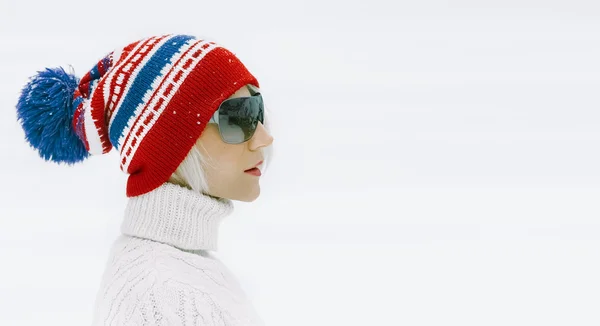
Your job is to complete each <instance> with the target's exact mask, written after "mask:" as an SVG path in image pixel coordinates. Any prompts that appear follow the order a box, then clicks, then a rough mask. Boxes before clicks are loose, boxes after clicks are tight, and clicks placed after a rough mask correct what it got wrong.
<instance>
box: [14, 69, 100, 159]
mask: <svg viewBox="0 0 600 326" xmlns="http://www.w3.org/2000/svg"><path fill="white" fill-rule="evenodd" d="M78 84H79V79H78V78H77V77H76V76H74V75H70V74H68V73H67V72H65V70H64V69H63V68H53V69H50V68H46V70H44V71H40V72H38V73H37V75H35V76H33V77H31V79H30V81H29V83H27V85H25V87H24V88H23V90H22V92H21V96H20V97H19V102H18V104H17V117H18V120H19V121H20V122H21V125H22V127H23V130H24V131H25V137H26V139H27V141H28V142H29V143H30V144H31V146H33V147H34V148H36V149H37V150H38V152H39V154H40V156H41V157H42V158H43V159H45V160H47V161H48V160H51V161H54V162H57V163H61V162H64V163H67V164H74V163H77V162H80V161H83V160H84V159H86V158H87V157H88V156H89V153H88V152H87V150H86V149H85V145H84V144H83V142H82V141H81V140H80V139H79V137H78V136H77V134H76V133H75V130H73V127H72V122H73V114H74V113H75V109H76V107H75V105H74V103H73V94H74V92H75V90H76V89H77V85H78Z"/></svg>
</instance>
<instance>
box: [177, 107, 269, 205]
mask: <svg viewBox="0 0 600 326" xmlns="http://www.w3.org/2000/svg"><path fill="white" fill-rule="evenodd" d="M268 112H269V110H268V109H267V108H265V113H264V124H263V125H264V127H265V129H266V130H267V132H268V133H269V134H271V128H270V123H269V119H267V116H268V115H270V113H268ZM199 146H202V145H201V144H200V143H199V142H196V144H194V146H193V147H192V149H191V150H190V152H189V153H188V154H187V156H186V157H185V159H184V160H183V161H182V162H181V163H180V164H179V166H178V167H177V169H176V170H175V172H173V174H172V175H171V177H170V178H169V180H168V182H171V183H174V184H178V185H180V186H183V187H187V188H189V189H192V190H194V191H195V192H199V193H203V194H208V192H209V187H208V183H207V181H206V174H205V173H204V169H203V164H208V163H209V162H210V160H211V157H210V153H209V157H208V158H206V157H204V155H203V154H202V152H201V151H200V148H199ZM261 151H262V153H263V157H264V163H263V167H264V168H263V171H261V172H263V173H266V170H267V168H268V166H269V164H270V163H271V160H272V157H273V146H272V145H269V146H267V147H266V148H263V149H261Z"/></svg>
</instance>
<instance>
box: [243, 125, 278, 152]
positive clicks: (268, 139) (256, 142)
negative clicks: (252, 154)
mask: <svg viewBox="0 0 600 326" xmlns="http://www.w3.org/2000/svg"><path fill="white" fill-rule="evenodd" d="M272 143H273V136H271V134H269V132H268V131H267V129H266V128H265V126H263V124H262V123H260V122H259V123H258V125H257V126H256V131H255V132H254V135H252V138H250V140H249V141H248V146H249V147H250V150H252V151H255V150H258V149H260V148H262V147H267V146H269V145H271V144H272Z"/></svg>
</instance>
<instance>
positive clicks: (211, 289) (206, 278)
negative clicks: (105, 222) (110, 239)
mask: <svg viewBox="0 0 600 326" xmlns="http://www.w3.org/2000/svg"><path fill="white" fill-rule="evenodd" d="M125 295H126V296H127V299H126V298H125V297H124V296H125ZM118 298H121V299H119V301H120V302H121V304H122V305H125V306H126V307H125V309H126V310H129V309H134V308H133V307H137V308H135V309H136V310H139V309H142V307H146V308H147V309H159V310H160V311H162V313H167V312H168V311H169V310H170V309H175V310H180V309H183V308H182V307H184V306H185V307H187V306H188V305H189V309H194V310H196V309H197V310H199V311H200V310H203V311H204V313H201V315H202V316H209V315H210V316H213V315H214V314H217V315H218V318H219V319H224V320H243V319H246V318H251V316H252V314H253V311H252V309H253V308H252V306H251V304H250V303H249V302H248V300H247V297H246V295H245V293H244V292H243V290H242V289H241V288H240V286H239V283H238V282H237V280H236V279H235V277H234V276H233V275H232V274H231V273H230V271H229V270H228V269H227V268H226V267H225V265H224V264H223V263H222V262H221V261H220V260H219V259H217V258H216V257H215V256H214V255H213V254H211V253H210V252H205V251H187V250H182V249H179V248H176V247H173V246H171V245H168V244H164V243H160V242H155V241H153V240H148V239H143V238H136V237H130V236H120V237H119V238H117V240H116V241H115V242H114V244H113V247H112V248H111V254H110V259H109V263H108V266H107V268H106V271H105V274H104V277H103V280H102V285H101V288H100V291H99V292H98V298H97V306H96V307H97V308H96V309H97V314H98V316H108V315H111V314H112V312H111V311H109V310H110V308H113V309H114V305H113V303H114V302H115V300H117V299H118ZM165 300H166V301H165ZM171 300H175V301H176V302H175V301H171ZM148 304H152V305H153V306H151V307H149V306H147V305H148ZM146 308H143V309H146ZM143 309H142V310H143ZM186 309H187V308H186ZM248 309H250V310H248ZM142 310H140V311H142ZM214 316H215V318H216V315H214ZM211 318H212V317H211Z"/></svg>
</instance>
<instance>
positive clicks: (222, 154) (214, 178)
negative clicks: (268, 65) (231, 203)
mask: <svg viewBox="0 0 600 326" xmlns="http://www.w3.org/2000/svg"><path fill="white" fill-rule="evenodd" d="M250 95H251V94H250V91H249V89H248V87H247V86H243V87H241V88H240V89H238V90H237V91H236V92H235V93H234V94H233V95H232V96H230V97H229V98H237V97H248V96H250ZM272 142H273V137H272V136H271V135H270V134H269V132H268V131H267V130H266V129H265V127H264V126H263V125H262V123H260V122H259V123H258V126H257V127H256V132H255V133H254V135H253V136H252V138H250V139H249V140H248V141H246V142H244V143H241V144H228V143H225V142H224V141H223V140H222V139H221V136H220V134H219V126H218V125H217V124H215V123H209V124H208V125H207V126H206V128H205V129H204V131H203V133H202V135H201V136H200V138H199V139H198V141H197V142H196V146H198V149H199V150H200V151H201V153H202V155H203V157H205V158H206V160H205V162H203V166H202V167H203V170H204V173H205V176H206V181H207V183H208V189H209V191H208V193H209V194H210V195H212V196H215V197H221V198H228V199H232V200H239V201H245V202H250V201H253V200H255V199H256V198H258V196H259V195H260V185H259V179H260V176H259V175H257V173H256V171H248V170H249V169H252V168H253V167H255V166H256V165H257V164H258V163H259V162H261V161H263V160H264V155H263V151H262V150H263V149H264V148H265V147H267V146H269V145H271V143H272ZM261 166H262V164H261V165H259V166H258V168H259V170H260V168H261Z"/></svg>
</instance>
